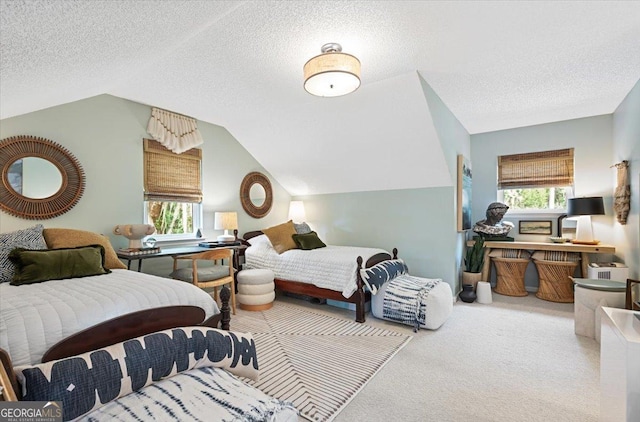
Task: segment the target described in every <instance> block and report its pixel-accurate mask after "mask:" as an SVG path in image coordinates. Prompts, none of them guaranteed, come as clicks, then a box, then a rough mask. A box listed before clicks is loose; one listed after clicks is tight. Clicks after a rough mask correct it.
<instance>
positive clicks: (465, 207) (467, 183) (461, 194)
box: [457, 155, 472, 232]
mask: <svg viewBox="0 0 640 422" xmlns="http://www.w3.org/2000/svg"><path fill="white" fill-rule="evenodd" d="M471 176H472V173H471V162H470V161H469V160H468V159H467V158H465V157H464V156H463V155H458V189H457V194H458V197H457V203H458V231H459V232H461V231H464V230H469V229H470V228H471V182H472V177H471Z"/></svg>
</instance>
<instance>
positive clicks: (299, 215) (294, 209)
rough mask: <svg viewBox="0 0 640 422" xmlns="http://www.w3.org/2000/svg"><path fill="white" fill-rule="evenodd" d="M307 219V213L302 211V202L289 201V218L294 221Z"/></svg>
mask: <svg viewBox="0 0 640 422" xmlns="http://www.w3.org/2000/svg"><path fill="white" fill-rule="evenodd" d="M306 219H307V215H306V213H305V211H304V202H302V201H291V203H290V204H289V220H293V221H294V222H296V223H302V222H303V221H305V220H306Z"/></svg>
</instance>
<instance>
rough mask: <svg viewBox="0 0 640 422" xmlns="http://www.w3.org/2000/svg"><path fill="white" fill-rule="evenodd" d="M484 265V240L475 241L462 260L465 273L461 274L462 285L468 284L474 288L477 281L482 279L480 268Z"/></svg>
mask: <svg viewBox="0 0 640 422" xmlns="http://www.w3.org/2000/svg"><path fill="white" fill-rule="evenodd" d="M483 264H484V239H483V238H480V239H478V240H476V241H475V243H474V244H473V246H472V247H467V253H466V256H465V258H464V265H465V271H463V272H462V284H463V285H464V284H470V285H471V286H472V287H473V289H475V288H476V284H477V283H478V281H480V280H481V279H482V266H483Z"/></svg>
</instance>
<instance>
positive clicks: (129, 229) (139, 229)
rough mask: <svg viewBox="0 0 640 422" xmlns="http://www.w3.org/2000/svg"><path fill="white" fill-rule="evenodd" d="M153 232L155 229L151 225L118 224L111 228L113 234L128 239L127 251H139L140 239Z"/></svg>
mask: <svg viewBox="0 0 640 422" xmlns="http://www.w3.org/2000/svg"><path fill="white" fill-rule="evenodd" d="M155 231H156V228H155V227H154V226H153V225H152V224H119V225H117V226H115V227H114V228H113V234H117V235H120V236H124V237H126V238H127V239H129V249H141V248H142V241H141V239H142V238H143V237H145V236H148V235H150V234H153V233H155Z"/></svg>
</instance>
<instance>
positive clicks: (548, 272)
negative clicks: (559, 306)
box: [533, 260, 578, 303]
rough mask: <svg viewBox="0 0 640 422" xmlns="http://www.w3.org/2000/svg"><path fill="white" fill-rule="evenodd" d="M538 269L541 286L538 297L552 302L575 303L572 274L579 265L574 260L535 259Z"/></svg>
mask: <svg viewBox="0 0 640 422" xmlns="http://www.w3.org/2000/svg"><path fill="white" fill-rule="evenodd" d="M533 262H535V264H536V268H537V269H538V276H539V280H540V287H539V288H538V293H536V297H538V298H539V299H543V300H548V301H550V302H563V303H573V281H572V280H571V278H570V277H571V276H573V273H574V272H575V270H576V267H577V266H578V263H577V262H573V261H545V260H534V261H533Z"/></svg>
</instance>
